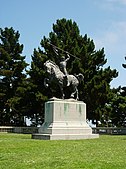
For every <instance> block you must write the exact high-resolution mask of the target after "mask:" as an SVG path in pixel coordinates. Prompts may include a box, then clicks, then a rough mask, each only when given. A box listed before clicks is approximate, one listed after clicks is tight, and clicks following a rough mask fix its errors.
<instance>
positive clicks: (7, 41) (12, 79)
mask: <svg viewBox="0 0 126 169" xmlns="http://www.w3.org/2000/svg"><path fill="white" fill-rule="evenodd" d="M19 37H20V34H19V32H18V31H17V32H15V31H14V29H13V28H5V29H0V125H10V124H13V123H15V124H16V125H19V124H18V123H20V125H23V124H22V123H23V121H24V119H23V115H22V109H21V107H20V102H21V97H20V96H21V95H20V93H25V88H24V87H23V86H24V83H25V78H26V75H25V74H24V72H23V71H24V70H25V68H26V66H27V63H26V62H25V56H22V55H21V53H22V51H23V45H20V44H19Z"/></svg>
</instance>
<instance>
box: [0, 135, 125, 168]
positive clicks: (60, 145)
mask: <svg viewBox="0 0 126 169" xmlns="http://www.w3.org/2000/svg"><path fill="white" fill-rule="evenodd" d="M80 168H81V169H126V136H106V135H104V136H100V138H98V139H90V140H66V141H61V140H60V141H58V140H57V141H56V140H55V141H45V140H34V139H31V135H23V134H8V133H6V134H4V133H0V169H80Z"/></svg>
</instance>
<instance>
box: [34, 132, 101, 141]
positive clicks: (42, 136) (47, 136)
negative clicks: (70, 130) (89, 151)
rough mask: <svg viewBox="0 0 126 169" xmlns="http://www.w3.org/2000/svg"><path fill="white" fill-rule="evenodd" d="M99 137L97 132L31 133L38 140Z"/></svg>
mask: <svg viewBox="0 0 126 169" xmlns="http://www.w3.org/2000/svg"><path fill="white" fill-rule="evenodd" d="M94 138H99V134H89V135H81V134H77V135H74V134H67V135H66V134H55V135H52V134H39V133H38V134H32V139H39V140H81V139H94Z"/></svg>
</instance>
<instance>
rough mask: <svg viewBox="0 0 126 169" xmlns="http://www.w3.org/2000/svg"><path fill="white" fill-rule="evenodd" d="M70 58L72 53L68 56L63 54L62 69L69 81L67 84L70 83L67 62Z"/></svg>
mask: <svg viewBox="0 0 126 169" xmlns="http://www.w3.org/2000/svg"><path fill="white" fill-rule="evenodd" d="M69 59H70V55H69V54H68V53H67V58H65V56H62V57H61V61H60V70H61V71H62V72H63V73H64V79H66V81H67V86H69V85H70V84H69V81H68V72H67V69H66V66H67V62H68V60H69Z"/></svg>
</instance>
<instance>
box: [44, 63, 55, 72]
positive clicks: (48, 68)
mask: <svg viewBox="0 0 126 169" xmlns="http://www.w3.org/2000/svg"><path fill="white" fill-rule="evenodd" d="M44 67H45V70H46V72H47V73H49V74H53V73H55V72H56V70H57V68H58V67H57V65H56V64H55V63H54V62H52V61H50V60H47V61H46V62H45V63H44Z"/></svg>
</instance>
